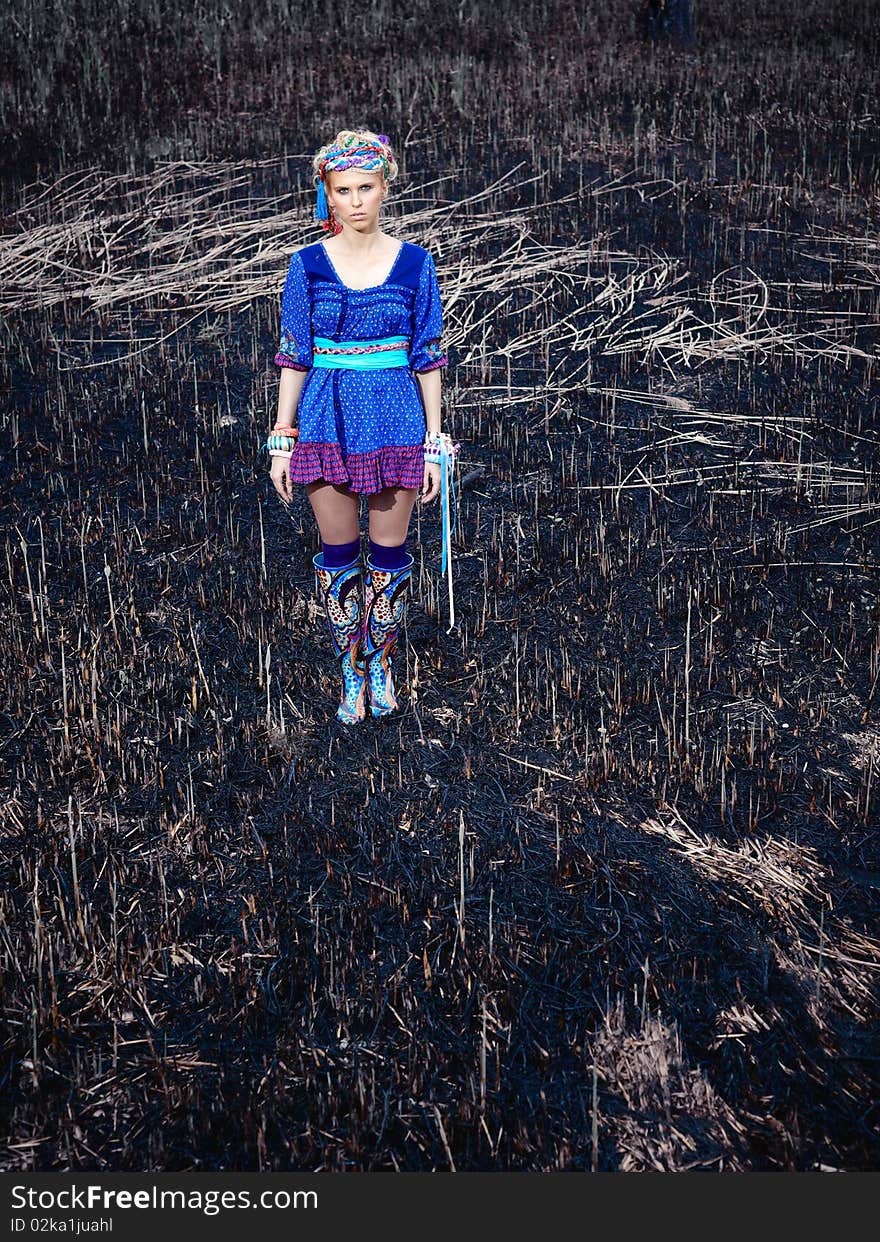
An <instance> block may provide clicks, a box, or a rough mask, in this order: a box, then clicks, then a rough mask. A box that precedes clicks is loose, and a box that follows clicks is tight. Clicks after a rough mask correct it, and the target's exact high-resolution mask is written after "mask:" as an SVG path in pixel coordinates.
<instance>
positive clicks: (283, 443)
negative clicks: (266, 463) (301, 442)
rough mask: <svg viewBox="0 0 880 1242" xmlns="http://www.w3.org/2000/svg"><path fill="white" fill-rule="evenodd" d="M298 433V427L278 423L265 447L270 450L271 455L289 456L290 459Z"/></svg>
mask: <svg viewBox="0 0 880 1242" xmlns="http://www.w3.org/2000/svg"><path fill="white" fill-rule="evenodd" d="M298 435H299V428H298V427H286V426H283V425H282V424H281V423H276V424H275V426H274V427H273V428H272V430H271V432H270V433H269V438H268V439H267V440H266V443H265V444H264V445H263V448H265V449H268V450H269V456H270V457H287V458H288V459H289V458H290V455H291V453H292V452H293V446H294V445H295V444H296V440H297V436H298Z"/></svg>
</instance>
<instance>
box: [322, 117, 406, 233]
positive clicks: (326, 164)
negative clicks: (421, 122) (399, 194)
mask: <svg viewBox="0 0 880 1242" xmlns="http://www.w3.org/2000/svg"><path fill="white" fill-rule="evenodd" d="M376 139H377V140H376V142H370V141H366V142H364V141H360V142H359V141H358V140H357V139H356V138H349V139H347V140H346V141H345V142H340V143H338V144H337V143H334V144H333V145H332V146H330V147H328V148H327V149H326V151H325V153H324V158H323V159H322V160H321V163H320V165H319V167H318V171H317V172H316V174H315V181H316V182H317V189H318V199H317V202H316V204H315V219H316V220H321V221H322V222H323V221H325V220H327V221H329V220H330V209H329V208H328V206H327V194H326V191H325V188H324V178H325V176H326V174H327V173H328V172H344V171H345V170H346V169H347V168H362V169H363V170H364V172H382V173H384V174H385V177H386V179H387V178H388V174H389V172H390V170H391V161H390V159H389V152H388V135H387V134H377V135H376ZM335 223H336V222H335V220H334V221H333V222H332V224H331V223H327V224H323V223H322V228H334V226H335ZM334 231H335V232H338V229H335V228H334Z"/></svg>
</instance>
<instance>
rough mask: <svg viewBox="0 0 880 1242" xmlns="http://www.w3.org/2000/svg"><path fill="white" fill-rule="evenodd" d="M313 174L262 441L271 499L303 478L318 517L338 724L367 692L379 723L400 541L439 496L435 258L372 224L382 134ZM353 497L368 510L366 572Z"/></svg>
mask: <svg viewBox="0 0 880 1242" xmlns="http://www.w3.org/2000/svg"><path fill="white" fill-rule="evenodd" d="M312 166H313V169H314V174H315V182H316V186H317V192H318V201H317V207H316V210H315V216H316V218H317V219H319V220H320V221H321V227H322V228H323V229H325V230H326V231H327V232H329V233H330V234H331V237H330V238H328V240H327V241H326V242H324V241H321V242H315V243H313V244H312V245H310V246H305V247H303V248H302V249H301V250H297V251H296V252H295V253H294V255H293V257H292V259H291V261H290V268H289V270H288V273H287V280H286V282H285V285H284V292H283V295H282V303H281V340H280V345H279V348H278V353H277V354H276V356H275V363H276V365H277V366H279V367H280V368H281V378H280V385H279V394H278V418H277V421H276V424H275V428H274V429H273V433H272V435H271V436H270V438H269V441H268V442H267V443H268V447H269V449H270V452H271V453H272V454H273V457H272V470H271V477H272V482H273V483H274V485H275V488H276V490H277V491H278V493H279V495H280V496H281V497H282V499H283V500H285V501H286V502H289V501H290V500H291V498H292V493H291V486H292V484H293V483H302V484H305V487H306V492H307V494H308V497H309V500H310V502H311V505H312V509H313V511H314V514H315V520H316V521H317V524H318V529H319V532H320V536H321V551H320V552H319V553H318V554H317V556H315V557H314V566H315V572H316V575H317V582H318V588H319V591H320V595H321V600H322V605H323V608H324V611H325V615H326V618H327V623H328V626H329V630H330V637H331V641H332V644H333V649H334V651H335V653H336V655H337V656H338V657H339V659H340V660H341V664H342V676H343V686H342V699H341V702H340V704H339V707H338V709H337V713H336V716H337V719H338V720H339V721H341V722H342V723H343V724H356V723H357V722H359V721H362V720H363V719H364V718H365V716H366V699H367V696H369V701H370V709H371V711H372V714H373V715H374V716H384V715H387V714H388V713H390V712H393V711H394V710H395V709H396V708H397V706H398V704H397V698H396V695H395V689H394V682H393V679H392V672H391V657H392V654H393V652H394V650H395V647H396V645H397V640H398V635H399V633H400V629H401V626H402V624H403V620H404V616H405V612H406V593H407V589H408V586H409V580H410V576H411V573H412V567H413V564H414V560H413V557H412V556H411V555H410V554H409V553H408V552H407V549H406V536H407V529H408V527H409V520H410V515H411V513H412V509H413V505H414V504H415V501H416V497H417V495H418V498H419V500H420V501H421V503H423V504H428V503H430V502H431V501H432V500H434V499H435V498H436V496H437V495H438V493H439V490H440V464H439V463H440V449H441V446H442V445H443V444H446V445H448V444H449V439H448V437H447V436H443V437H441V436H440V369H441V368H442V367H444V366H446V365H447V358H446V354H445V352H444V350H443V348H442V346H441V341H440V337H441V333H442V329H443V316H442V310H441V305H440V291H439V288H438V284H437V274H436V271H435V268H434V261H433V259H432V257H431V255H430V254H429V253H428V251H427V250H423V249H422V247H421V246H416V245H413V244H412V243H411V242H406V241H404V242H401V241H398V240H396V239H395V238H393V237H390V236H389V235H388V234H387V233H383V232H382V231H381V229H380V227H379V216H380V210H381V207H382V203H383V202H384V201H385V199H386V198H387V196H388V189H389V185H390V183H391V182H392V181H393V180H394V178H395V177H396V176H397V163H396V161H395V159H394V155H393V153H392V151H391V147H390V146H389V142H388V138H387V136H386V135H385V134H374V133H372V132H371V131H369V130H342V131H341V132H340V133H339V134H337V135H336V138H335V139H334V140H333V142H331V143H329V144H327V145H326V146H324V147H322V148H321V150H320V151H319V152H318V154H317V155H316V156H315V158H314V160H313V161H312ZM297 415H298V419H297ZM297 421H298V427H295V426H294V423H295V422H297ZM419 489H421V491H420V493H419ZM361 496H366V497H367V504H368V508H369V554H368V556H367V558H366V565H365V567H362V565H361V555H360V552H361V543H360V521H359V510H360V497H361Z"/></svg>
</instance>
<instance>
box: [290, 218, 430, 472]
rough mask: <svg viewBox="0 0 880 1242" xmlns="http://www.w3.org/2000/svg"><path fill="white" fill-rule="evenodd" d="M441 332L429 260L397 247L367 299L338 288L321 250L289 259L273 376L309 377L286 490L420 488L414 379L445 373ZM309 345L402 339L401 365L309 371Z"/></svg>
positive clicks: (421, 422) (420, 430) (420, 422)
mask: <svg viewBox="0 0 880 1242" xmlns="http://www.w3.org/2000/svg"><path fill="white" fill-rule="evenodd" d="M442 332H443V312H442V307H441V302H440V289H439V286H438V283H437V273H436V269H435V267H434V260H433V258H432V257H431V255H430V254H429V252H428V251H427V250H424V249H422V247H421V246H416V245H413V244H412V243H411V242H402V243H401V244H400V248H399V250H398V253H397V257H396V258H395V260H394V263H393V265H392V267H391V269H390V271H389V273H388V276H387V277H386V279H385V280H384V281H383V283H382V284H381V285H372V286H370V287H369V288H368V289H349V288H348V286H347V285H345V284H343V282H342V281H341V280H340V278H339V276H338V274H337V273H336V271H335V269H334V267H333V264H332V261H331V259H330V256H329V254H328V253H327V250H326V249H325V247H324V244H323V243H322V242H316V243H315V244H314V245H311V246H305V247H303V248H302V249H301V250H297V251H296V252H295V253H294V254H293V256H292V258H291V260H290V267H289V270H288V273H287V279H286V281H285V284H284V292H283V294H282V299H281V333H280V341H279V346H278V352H277V353H276V355H275V363H276V365H277V366H279V367H293V368H295V369H296V370H300V371H307V372H308V374H307V376H306V379H305V382H304V384H303V388H302V393H301V395H300V399H299V410H298V413H299V438H298V440H297V442H296V445H295V447H294V449H293V454H292V456H291V459H290V477H291V480H292V481H293V482H295V483H311V482H313V481H314V480H315V479H326V480H327V482H329V483H336V484H343V485H344V484H348V490H349V491H351V492H357V493H359V494H362V495H369V494H371V493H373V492H378V491H381V490H382V489H383V488H385V487H410V488H418V487H421V485H422V480H423V478H424V469H425V459H424V449H423V441H424V438H425V431H426V423H425V411H424V406H423V404H422V396H421V391H420V389H419V386H418V382H417V381H416V378H415V374H416V373H421V372H424V371H431V370H433V369H434V368H436V367H444V366H446V365H447V363H448V359H447V356H446V353H445V350H444V349H443V346H442V340H441V338H442ZM316 336H317V337H326V338H328V339H329V340H332V341H335V342H341V341H346V342H347V341H364V342H368V341H374V340H378V339H381V338H382V337H390V336H405V337H406V338H407V340H408V341H409V349H408V361H409V365H408V366H405V367H403V366H402V367H387V368H383V369H381V370H368V371H357V370H352V369H347V368H345V369H343V368H335V367H334V368H326V367H315V366H313V362H314V352H313V349H314V345H313V342H314V338H315V337H316Z"/></svg>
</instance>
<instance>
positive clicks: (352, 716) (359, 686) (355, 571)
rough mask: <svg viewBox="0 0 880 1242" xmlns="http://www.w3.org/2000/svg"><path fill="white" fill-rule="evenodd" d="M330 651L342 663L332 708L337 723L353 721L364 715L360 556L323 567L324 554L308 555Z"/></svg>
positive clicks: (346, 723)
mask: <svg viewBox="0 0 880 1242" xmlns="http://www.w3.org/2000/svg"><path fill="white" fill-rule="evenodd" d="M312 564H313V565H314V567H315V574H316V576H317V581H318V590H319V591H320V594H321V600H322V603H323V605H324V613H325V615H326V617H327V625H328V627H329V629H330V639H331V641H332V643H333V650H334V652H335V654H336V656H337V657H338V658H339V659H340V661H341V663H342V701H341V702H340V704H339V707H338V708H337V709H336V719H337V720H338V721H340V723H341V724H345V725H349V724H357V723H358V722H359V721H361V720H363V719H364V717H365V716H366V714H367V712H366V706H365V698H366V695H365V688H366V678H365V670H364V654H363V616H364V614H363V605H362V603H361V584H362V582H363V570H362V568H361V561H360V557H358V559H357V560H356V561H352V563H351V564H350V565H342V566H339V567H338V568H335V569H326V568H325V567H324V553H323V552H319V553H318V555H317V556H315V557H313V558H312Z"/></svg>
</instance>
